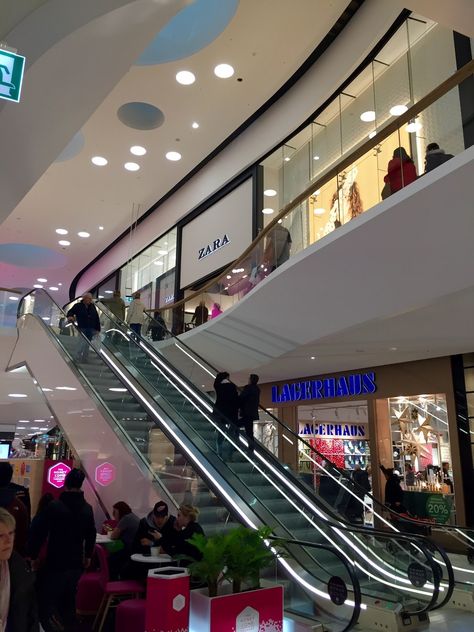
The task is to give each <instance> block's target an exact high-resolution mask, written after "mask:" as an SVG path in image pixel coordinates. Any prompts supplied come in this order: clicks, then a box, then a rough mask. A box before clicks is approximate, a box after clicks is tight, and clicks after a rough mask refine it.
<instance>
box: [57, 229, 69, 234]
mask: <svg viewBox="0 0 474 632" xmlns="http://www.w3.org/2000/svg"><path fill="white" fill-rule="evenodd" d="M56 232H57V233H58V235H67V233H68V231H67V230H66V229H65V228H56Z"/></svg>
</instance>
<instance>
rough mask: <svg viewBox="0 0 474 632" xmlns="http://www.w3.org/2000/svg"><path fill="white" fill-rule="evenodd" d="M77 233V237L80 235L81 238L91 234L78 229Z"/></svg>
mask: <svg viewBox="0 0 474 632" xmlns="http://www.w3.org/2000/svg"><path fill="white" fill-rule="evenodd" d="M77 235H78V237H82V238H83V239H87V237H90V236H91V234H90V233H88V232H86V231H85V230H80V231H79V232H78V233H77Z"/></svg>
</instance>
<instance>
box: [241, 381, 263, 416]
mask: <svg viewBox="0 0 474 632" xmlns="http://www.w3.org/2000/svg"><path fill="white" fill-rule="evenodd" d="M259 403H260V389H259V388H258V386H257V385H256V384H246V385H245V386H244V388H243V389H242V392H241V393H240V396H239V405H240V414H241V416H242V417H245V418H246V419H250V420H252V421H255V420H256V419H258V405H259Z"/></svg>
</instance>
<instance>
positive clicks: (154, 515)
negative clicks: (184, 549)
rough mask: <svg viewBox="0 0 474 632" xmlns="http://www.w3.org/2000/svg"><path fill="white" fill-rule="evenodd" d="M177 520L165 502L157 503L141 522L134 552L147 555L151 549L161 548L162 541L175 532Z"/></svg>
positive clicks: (134, 543) (134, 544) (133, 546)
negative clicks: (169, 511) (153, 547)
mask: <svg viewBox="0 0 474 632" xmlns="http://www.w3.org/2000/svg"><path fill="white" fill-rule="evenodd" d="M175 520H176V518H175V517H174V516H172V515H170V514H169V513H168V505H167V504H166V503H165V502H164V501H163V500H160V501H159V502H157V503H156V504H155V506H154V507H153V509H152V511H150V513H149V514H148V515H147V516H145V518H142V519H141V520H140V523H139V525H138V529H137V532H136V534H135V540H134V542H133V545H132V550H133V552H134V553H142V554H147V553H149V552H150V547H152V546H160V545H161V539H162V538H166V537H167V536H168V534H169V533H171V532H173V530H174V523H175Z"/></svg>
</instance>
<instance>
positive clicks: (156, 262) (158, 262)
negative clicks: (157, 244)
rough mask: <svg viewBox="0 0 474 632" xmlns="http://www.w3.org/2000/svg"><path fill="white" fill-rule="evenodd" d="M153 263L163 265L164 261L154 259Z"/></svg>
mask: <svg viewBox="0 0 474 632" xmlns="http://www.w3.org/2000/svg"><path fill="white" fill-rule="evenodd" d="M153 263H154V264H155V266H162V265H164V263H163V261H157V260H155V261H153Z"/></svg>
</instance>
